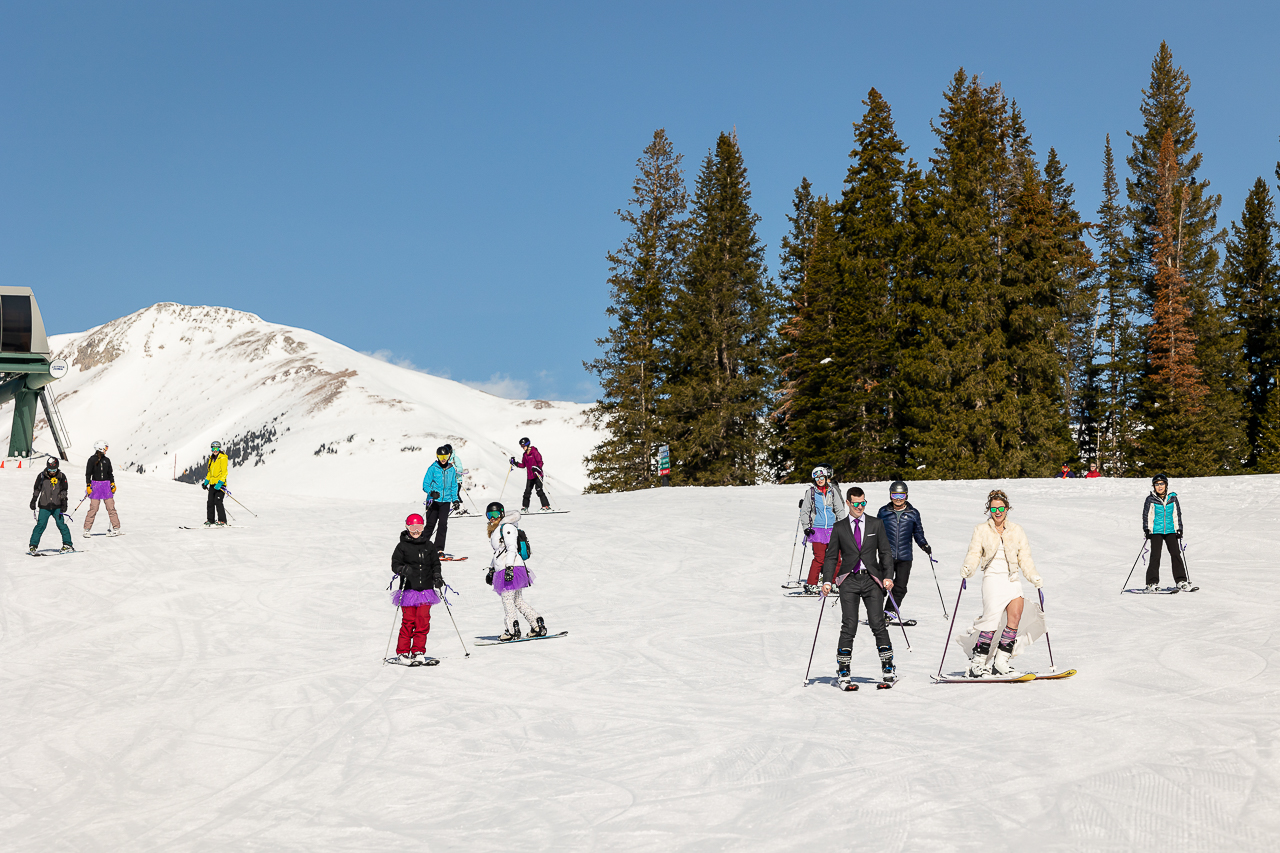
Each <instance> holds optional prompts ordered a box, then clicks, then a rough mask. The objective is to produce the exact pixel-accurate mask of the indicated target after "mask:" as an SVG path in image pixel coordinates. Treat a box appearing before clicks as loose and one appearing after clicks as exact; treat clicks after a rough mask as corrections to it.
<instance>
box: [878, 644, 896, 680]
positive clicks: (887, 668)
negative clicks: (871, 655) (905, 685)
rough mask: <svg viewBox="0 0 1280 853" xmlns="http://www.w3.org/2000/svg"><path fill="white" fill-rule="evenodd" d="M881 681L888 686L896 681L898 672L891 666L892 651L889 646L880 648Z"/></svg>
mask: <svg viewBox="0 0 1280 853" xmlns="http://www.w3.org/2000/svg"><path fill="white" fill-rule="evenodd" d="M880 673H881V680H883V681H886V682H888V683H890V684H892V683H893V682H895V681H897V680H898V670H897V669H896V668H895V667H894V665H893V649H892V648H891V647H889V646H882V647H881V648H880Z"/></svg>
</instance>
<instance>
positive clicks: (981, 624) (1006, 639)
mask: <svg viewBox="0 0 1280 853" xmlns="http://www.w3.org/2000/svg"><path fill="white" fill-rule="evenodd" d="M1010 509H1012V506H1011V505H1010V504H1009V496H1008V495H1006V494H1005V493H1004V492H1003V491H1002V490H1000V489H995V490H993V491H991V492H990V493H989V494H988V495H987V516H988V517H987V520H986V521H985V522H983V523H982V524H979V525H978V526H977V527H975V528H974V529H973V537H972V538H971V539H970V540H969V552H968V553H967V554H966V555H965V558H964V567H963V568H962V569H961V570H960V574H961V576H962V577H964V578H966V579H967V578H971V577H973V575H974V573H975V572H977V571H978V570H979V569H981V570H982V615H981V616H979V617H978V618H977V619H975V620H974V622H973V626H972V627H971V628H970V629H969V630H968V632H967V633H966V634H965V636H964V637H961V638H960V644H961V646H963V647H965V648H966V649H967V650H968V651H969V653H970V659H969V671H968V674H969V676H970V677H972V678H985V677H987V676H989V675H991V672H992V670H993V669H994V670H995V672H996V674H997V675H1002V676H1017V675H1019V673H1018V672H1016V671H1015V670H1014V668H1013V662H1012V659H1013V657H1015V656H1016V655H1019V654H1021V653H1022V651H1023V650H1024V649H1025V648H1026V647H1027V646H1029V645H1030V644H1031V643H1032V642H1033V641H1034V640H1035V639H1036V638H1037V637H1039V636H1041V635H1042V634H1044V614H1042V613H1041V612H1040V608H1039V607H1037V606H1035V605H1034V604H1033V605H1032V613H1030V614H1027V616H1028V618H1026V619H1024V618H1023V611H1024V608H1025V606H1026V599H1024V598H1023V597H1022V581H1020V580H1019V579H1018V572H1019V570H1021V572H1022V574H1023V575H1024V576H1025V577H1026V579H1027V580H1029V581H1031V584H1032V585H1033V586H1034V587H1035V588H1036V589H1039V588H1040V585H1041V583H1042V581H1041V579H1040V574H1039V573H1038V572H1037V571H1036V564H1035V562H1034V561H1033V560H1032V559H1031V545H1030V543H1029V542H1027V534H1026V533H1025V532H1023V530H1022V527H1021V526H1019V525H1017V524H1014V523H1012V522H1010V521H1009V519H1008V514H1009V510H1010ZM1002 620H1003V621H1004V622H1005V625H1004V628H1003V629H1001V627H1000V623H1001V621H1002ZM1019 629H1021V630H1019ZM997 631H1000V640H999V642H998V643H997V647H996V653H995V659H994V660H991V657H990V656H991V641H992V640H993V639H994V638H995V634H996V632H997Z"/></svg>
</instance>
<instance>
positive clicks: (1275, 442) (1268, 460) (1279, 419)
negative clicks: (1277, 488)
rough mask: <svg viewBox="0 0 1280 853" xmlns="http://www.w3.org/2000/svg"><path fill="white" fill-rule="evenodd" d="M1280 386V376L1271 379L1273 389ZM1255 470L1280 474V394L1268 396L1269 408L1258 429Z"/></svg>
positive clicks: (1262, 472)
mask: <svg viewBox="0 0 1280 853" xmlns="http://www.w3.org/2000/svg"><path fill="white" fill-rule="evenodd" d="M1277 385H1280V374H1276V375H1275V376H1272V377H1271V387H1272V388H1275V387H1277ZM1254 470H1255V471H1256V472H1257V473H1259V474H1280V394H1268V395H1267V408H1266V409H1265V410H1264V411H1263V413H1262V423H1261V424H1260V425H1259V428H1258V459H1257V463H1256V465H1255V467H1254Z"/></svg>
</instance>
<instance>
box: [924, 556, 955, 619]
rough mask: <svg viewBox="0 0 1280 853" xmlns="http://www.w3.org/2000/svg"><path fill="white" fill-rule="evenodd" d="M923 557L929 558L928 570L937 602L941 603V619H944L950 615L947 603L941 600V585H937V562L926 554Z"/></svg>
mask: <svg viewBox="0 0 1280 853" xmlns="http://www.w3.org/2000/svg"><path fill="white" fill-rule="evenodd" d="M925 556H926V557H928V558H929V570H930V571H932V572H933V585H934V586H936V587H937V588H938V601H941V602H942V618H943V619H946V618H947V617H948V616H950V615H951V614H950V613H948V612H947V602H946V601H945V600H943V598H942V584H940V583H938V570H937V568H936V566H937V565H938V561H937V560H935V559H933V555H932V554H926V555H925Z"/></svg>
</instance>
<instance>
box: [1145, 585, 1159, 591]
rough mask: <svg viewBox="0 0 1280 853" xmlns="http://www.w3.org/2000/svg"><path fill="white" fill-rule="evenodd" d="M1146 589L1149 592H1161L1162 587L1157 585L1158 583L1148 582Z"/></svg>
mask: <svg viewBox="0 0 1280 853" xmlns="http://www.w3.org/2000/svg"><path fill="white" fill-rule="evenodd" d="M1146 591H1147V592H1159V591H1160V587H1158V586H1156V585H1155V584H1153V583H1149V584H1147V590H1146Z"/></svg>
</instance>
